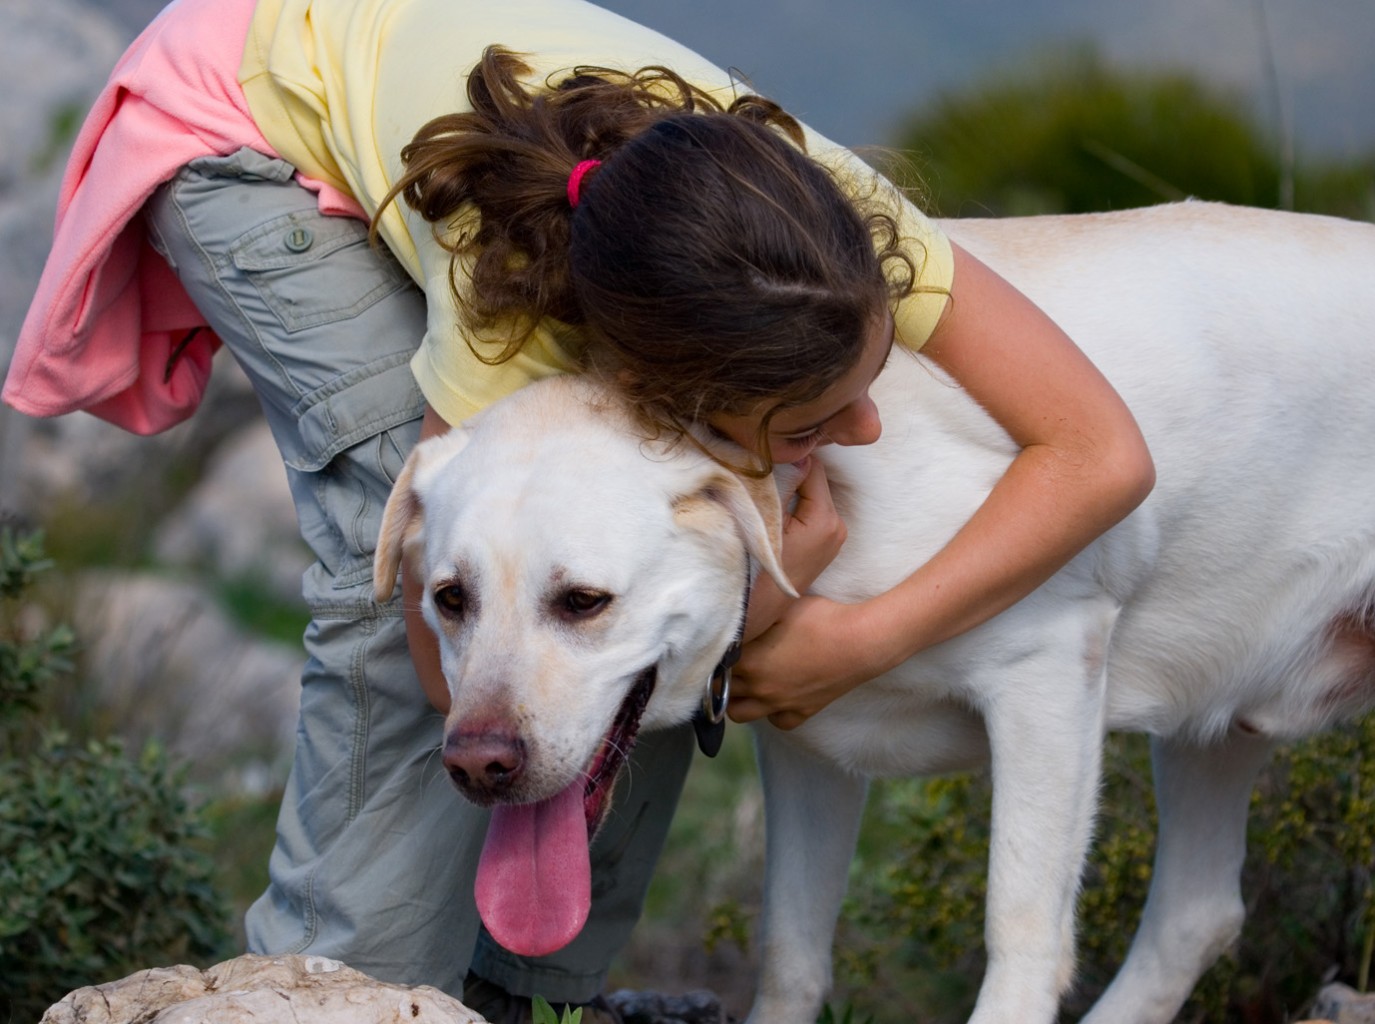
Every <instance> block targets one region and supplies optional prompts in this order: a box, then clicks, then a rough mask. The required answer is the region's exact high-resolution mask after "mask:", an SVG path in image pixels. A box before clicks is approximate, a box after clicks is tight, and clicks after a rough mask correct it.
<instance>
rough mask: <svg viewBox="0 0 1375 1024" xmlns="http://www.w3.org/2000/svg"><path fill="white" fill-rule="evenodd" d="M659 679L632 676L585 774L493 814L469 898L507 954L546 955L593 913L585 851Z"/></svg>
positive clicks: (652, 674)
mask: <svg viewBox="0 0 1375 1024" xmlns="http://www.w3.org/2000/svg"><path fill="white" fill-rule="evenodd" d="M656 678H657V673H656V670H655V668H654V666H653V665H651V666H650V667H649V668H646V669H644V670H643V671H642V672H640V674H639V675H637V676H636V677H635V683H634V685H632V686H631V688H630V692H629V693H628V694H627V695H626V698H625V700H624V701H622V702H621V706H620V708H619V709H617V711H616V717H615V718H614V719H613V720H612V723H611V727H610V729H608V730H607V733H606V735H605V736H603V737H602V741H601V744H600V745H599V746H598V747H597V751H596V753H595V754H593V756H592V760H591V761H590V762H589V763H588V767H587V770H586V771H585V772H584V773H583V774H582V775H580V776H579V777H577V778H576V779H574V780H573V782H571V783H570V784H569V785H567V786H565V787H564V788H563V789H562V790H560V791H559V792H558V793H555V794H554V795H553V796H551V797H549V798H547V799H545V800H542V801H540V802H538V803H534V804H497V805H496V806H494V807H493V808H492V818H491V822H490V824H489V826H488V828H487V839H486V841H485V843H484V844H483V847H482V856H481V858H480V860H479V863H478V868H477V878H476V881H475V883H474V895H475V896H476V898H477V907H478V912H479V914H480V915H481V917H482V922H483V924H485V925H486V926H487V931H488V932H489V933H490V934H491V936H492V937H493V938H494V939H496V940H497V942H499V943H501V945H503V946H505V947H506V948H507V949H509V950H510V951H511V952H513V953H517V954H519V955H521V956H544V955H546V954H548V953H552V952H554V951H555V950H558V949H562V948H563V947H564V946H566V945H567V944H568V943H570V942H572V941H573V939H574V938H576V937H577V935H578V933H579V932H581V931H582V926H583V924H584V923H586V921H587V915H588V913H589V911H590V910H591V907H592V871H591V860H590V853H589V849H588V848H589V847H590V846H591V843H592V836H593V835H595V834H596V831H597V828H598V827H599V826H600V825H601V823H602V820H603V818H604V817H605V816H606V813H607V808H608V807H609V806H610V801H611V791H612V789H613V788H614V786H615V783H616V778H617V776H618V775H620V773H621V769H622V768H623V767H624V766H625V761H626V758H627V757H628V756H629V755H630V751H631V748H632V747H634V745H635V736H636V734H637V733H638V732H639V731H640V720H641V719H642V718H643V717H644V713H645V708H646V707H647V706H648V705H649V699H650V697H651V696H652V695H653V693H654V683H655V680H656Z"/></svg>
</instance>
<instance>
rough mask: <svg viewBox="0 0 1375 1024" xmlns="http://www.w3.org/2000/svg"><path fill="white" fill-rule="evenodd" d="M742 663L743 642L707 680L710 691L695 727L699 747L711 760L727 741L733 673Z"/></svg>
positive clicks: (735, 644)
mask: <svg viewBox="0 0 1375 1024" xmlns="http://www.w3.org/2000/svg"><path fill="white" fill-rule="evenodd" d="M739 660H740V641H738V640H736V641H735V642H733V643H732V644H731V645H730V647H728V648H727V649H726V653H725V654H724V655H722V656H721V660H720V661H718V662H717V663H716V667H715V668H714V669H712V670H711V677H710V678H709V679H708V680H707V692H706V693H704V694H703V695H702V706H701V707H699V708H698V709H697V714H696V715H694V716H693V719H692V728H693V730H694V731H695V732H696V733H697V747H698V749H700V750H701V751H702V753H704V754H706V755H707V757H715V756H716V755H717V754H718V753H720V751H721V743H722V741H723V740H724V739H725V738H726V705H727V704H729V703H730V670H731V668H732V667H734V665H735V663H736V662H737V661H739Z"/></svg>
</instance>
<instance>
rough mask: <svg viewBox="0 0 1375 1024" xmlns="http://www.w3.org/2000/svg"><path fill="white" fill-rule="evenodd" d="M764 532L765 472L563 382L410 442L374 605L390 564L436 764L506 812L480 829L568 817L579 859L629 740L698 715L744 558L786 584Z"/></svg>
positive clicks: (770, 523)
mask: <svg viewBox="0 0 1375 1024" xmlns="http://www.w3.org/2000/svg"><path fill="white" fill-rule="evenodd" d="M780 524H781V515H780V507H779V499H778V494H777V491H776V490H775V487H774V484H773V482H772V481H770V480H753V479H750V478H747V477H742V476H740V475H738V474H736V473H733V472H731V471H730V470H729V469H727V468H725V467H724V466H722V465H721V464H718V463H717V462H714V461H713V460H711V459H710V458H708V457H707V456H706V455H704V454H703V453H701V452H700V451H698V450H696V449H695V448H694V447H693V446H691V445H688V444H678V445H666V444H662V443H657V442H650V441H646V440H645V439H644V438H643V436H642V433H641V432H640V431H638V430H637V429H636V427H635V425H634V423H633V421H632V419H631V417H630V416H629V415H628V413H627V412H626V411H625V410H624V409H623V408H622V407H621V406H620V405H619V404H618V403H617V402H616V400H614V399H613V398H611V397H610V396H608V395H607V394H606V393H605V392H604V391H602V390H600V389H598V388H597V387H595V386H594V385H592V384H591V383H589V382H587V381H585V380H582V379H579V378H575V377H560V378H554V379H552V380H549V381H544V382H541V383H539V384H534V385H531V386H529V387H527V388H524V389H522V390H521V391H520V392H517V393H516V394H515V395H513V396H511V397H510V398H508V399H505V400H504V401H502V402H499V403H497V405H495V406H493V407H492V408H490V409H488V410H487V411H485V412H484V413H483V414H481V415H480V416H478V417H475V418H474V420H473V421H470V424H469V425H465V426H464V427H463V428H459V429H455V430H453V431H451V432H449V433H448V434H445V435H444V436H442V437H437V438H433V439H431V440H429V441H426V442H424V443H422V444H421V445H419V446H418V447H417V448H416V450H415V452H414V453H413V454H412V455H411V457H410V459H409V460H408V461H407V463H406V466H405V468H404V470H403V472H402V474H401V476H400V478H399V479H398V480H397V483H396V486H395V488H394V489H393V492H392V496H391V499H390V501H389V502H388V504H387V509H386V512H385V515H384V518H383V525H382V532H381V537H380V538H379V541H378V547H377V556H376V565H375V580H376V588H377V595H378V598H379V599H381V600H385V599H386V598H388V597H389V596H390V595H391V592H392V590H393V588H394V585H395V579H396V574H397V571H398V569H399V568H400V566H401V564H402V562H403V560H404V561H405V563H406V566H407V569H408V571H411V572H415V573H418V574H419V576H420V579H421V582H422V588H421V589H422V590H423V594H424V596H423V605H422V610H423V614H424V617H425V620H426V622H427V623H428V624H429V626H430V628H431V629H432V630H433V631H434V633H435V634H436V636H437V637H438V639H439V649H440V657H441V663H442V666H443V671H444V676H445V679H446V681H447V684H448V688H449V696H450V700H451V706H450V710H449V714H448V718H447V720H446V722H445V740H444V763H445V766H446V767H447V768H448V770H449V773H450V775H451V777H452V778H453V779H454V781H455V783H456V784H457V785H458V787H459V789H460V790H462V792H463V793H464V794H465V795H466V796H467V797H468V798H469V799H471V800H473V801H474V802H476V803H479V804H482V805H485V806H495V807H499V808H510V807H520V808H525V809H526V810H522V811H511V812H510V813H503V814H499V815H498V816H497V818H494V825H493V832H494V833H495V834H497V835H498V836H500V835H503V834H505V833H506V832H509V831H510V830H511V829H516V830H519V829H530V830H534V831H538V832H541V833H543V834H545V835H546V836H548V835H552V834H555V830H554V828H553V826H552V824H551V822H550V821H547V820H544V818H541V820H540V821H539V823H538V825H536V824H534V823H533V822H527V823H523V824H518V825H517V824H511V822H512V821H515V820H516V819H518V818H519V817H520V816H521V815H526V816H529V815H534V814H536V813H538V814H540V815H543V816H545V817H547V818H551V819H552V818H553V817H554V816H555V814H556V812H557V816H558V817H559V818H560V820H561V821H564V822H566V821H567V820H569V819H571V818H572V817H574V809H576V817H577V819H578V820H579V821H580V822H581V823H582V825H583V830H582V833H581V842H582V845H583V847H584V852H583V855H584V856H585V845H586V842H587V839H588V836H589V834H590V833H591V832H593V831H594V830H595V828H596V827H597V825H598V823H599V822H600V820H601V817H602V815H603V814H604V813H605V811H606V808H607V802H608V798H609V794H610V790H611V786H612V784H613V783H614V781H615V777H616V775H617V773H618V771H619V769H620V767H621V765H622V764H623V763H624V758H625V756H626V754H628V752H629V749H630V747H631V745H632V744H633V742H634V739H635V734H636V732H637V731H638V729H640V728H641V727H644V728H651V729H652V728H660V727H665V726H669V725H675V724H678V723H682V722H686V721H688V720H689V719H690V718H692V716H693V714H694V712H695V711H696V709H697V708H698V707H699V705H700V703H701V699H702V695H703V693H704V691H705V688H706V685H707V680H708V679H709V677H710V675H711V672H712V670H713V668H714V667H715V665H716V664H717V662H718V661H719V660H720V658H721V657H722V655H723V654H724V652H725V651H726V649H727V647H729V645H730V644H731V642H732V641H733V640H734V639H735V635H736V632H737V630H738V628H739V626H740V622H741V616H742V613H743V602H744V599H745V594H746V593H747V587H748V572H749V559H750V558H753V559H754V560H755V561H756V562H757V564H758V565H759V566H760V567H761V569H762V570H763V571H765V572H767V573H769V574H770V575H771V576H773V577H774V579H775V580H776V581H778V583H779V584H780V586H782V587H784V588H785V589H790V587H789V584H788V582H787V580H786V577H785V576H784V575H783V571H782V568H781V565H780V563H779V560H778V559H779V539H780V529H781V526H780ZM558 834H562V833H558ZM492 841H493V840H492V838H491V835H490V834H489V845H491V843H492ZM503 841H504V840H503ZM561 841H562V842H564V843H565V845H567V843H569V842H571V841H572V840H571V839H568V840H561ZM564 881H566V879H564V880H561V881H560V884H563V882H564ZM512 884H513V883H512V882H511V881H509V880H508V881H507V882H505V883H502V887H503V888H510V887H511V885H512ZM515 884H523V883H515ZM479 903H480V904H481V885H480V886H479ZM486 918H487V915H486V913H485V912H484V920H486ZM487 923H488V927H489V929H491V928H492V926H493V922H492V921H488V922H487ZM574 934H576V932H574ZM500 937H501V936H499V938H500ZM569 937H570V938H571V936H569ZM503 941H507V944H508V945H515V944H520V942H521V941H522V940H521V939H520V938H519V937H518V938H516V939H514V940H511V941H508V940H507V939H506V938H503ZM538 944H539V943H526V945H527V947H529V948H533V947H534V946H535V945H538ZM516 951H517V952H524V951H526V950H521V949H517V950H516Z"/></svg>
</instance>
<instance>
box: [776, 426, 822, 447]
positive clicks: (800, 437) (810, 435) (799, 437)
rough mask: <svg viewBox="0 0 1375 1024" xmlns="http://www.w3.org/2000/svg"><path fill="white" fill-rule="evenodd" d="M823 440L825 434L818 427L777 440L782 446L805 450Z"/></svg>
mask: <svg viewBox="0 0 1375 1024" xmlns="http://www.w3.org/2000/svg"><path fill="white" fill-rule="evenodd" d="M825 439H826V432H825V430H823V429H822V427H819V426H818V427H813V428H812V429H811V430H808V431H806V432H805V433H802V434H789V435H788V436H787V437H782V438H779V440H780V441H781V442H782V443H783V444H786V445H792V446H793V447H795V448H806V447H808V446H809V445H816V444H820V443H821V442H822V441H824V440H825Z"/></svg>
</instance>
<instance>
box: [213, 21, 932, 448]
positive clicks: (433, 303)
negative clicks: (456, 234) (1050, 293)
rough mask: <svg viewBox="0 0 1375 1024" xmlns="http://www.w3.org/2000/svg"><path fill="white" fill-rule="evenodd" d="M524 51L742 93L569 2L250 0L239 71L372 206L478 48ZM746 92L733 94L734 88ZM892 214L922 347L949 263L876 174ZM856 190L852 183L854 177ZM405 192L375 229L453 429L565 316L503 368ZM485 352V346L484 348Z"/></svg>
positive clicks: (670, 50) (905, 319)
mask: <svg viewBox="0 0 1375 1024" xmlns="http://www.w3.org/2000/svg"><path fill="white" fill-rule="evenodd" d="M493 43H496V44H500V45H502V46H505V47H506V48H508V49H510V50H514V51H516V52H517V53H520V54H522V55H523V56H524V58H525V60H526V62H527V63H528V64H530V65H531V67H532V69H533V75H532V76H531V77H532V81H536V82H542V81H544V80H545V79H546V78H547V77H548V76H549V75H551V74H554V73H556V72H560V71H563V70H566V69H568V68H572V67H574V66H575V65H579V64H590V65H596V66H601V67H609V68H615V69H618V70H625V71H634V70H636V69H638V68H641V67H644V66H646V65H651V64H659V65H664V66H667V67H671V68H673V69H674V70H675V71H676V72H678V73H679V74H680V75H682V76H683V77H684V78H686V79H687V80H688V81H690V82H693V83H694V84H697V85H700V86H702V87H703V88H706V89H709V90H710V91H712V92H713V93H714V94H716V95H717V96H718V98H723V99H725V100H726V101H727V102H729V99H730V98H731V97H733V96H734V95H735V94H736V92H737V89H739V88H740V87H739V86H737V84H736V83H734V82H732V80H731V77H730V76H729V75H728V74H727V73H726V72H725V71H722V70H721V69H720V68H717V67H715V66H713V65H712V64H710V63H709V62H708V61H706V60H704V59H703V58H702V57H700V56H698V55H697V54H695V53H693V52H692V51H691V50H689V49H687V48H686V47H683V46H680V45H678V44H677V43H674V42H673V41H671V40H669V39H667V38H665V37H664V36H662V35H660V34H658V33H657V32H653V31H651V30H650V29H647V28H644V27H643V26H641V25H637V24H635V23H634V22H632V21H628V20H626V19H625V18H622V17H620V16H619V15H617V14H613V13H611V12H610V11H607V10H603V9H602V8H600V7H595V6H593V5H592V4H589V3H584V2H582V0H259V2H258V6H257V10H256V12H255V14H254V17H253V24H252V26H251V28H250V30H249V34H248V40H247V42H246V45H245V48H244V57H243V63H242V65H241V67H240V71H239V79H240V81H241V83H242V84H243V89H244V95H245V96H246V97H247V100H248V104H249V108H250V109H251V111H252V113H253V117H254V120H255V121H257V124H258V127H259V129H260V130H261V131H262V133H263V135H264V137H265V138H266V139H267V140H268V141H269V142H270V143H271V144H272V145H273V146H275V147H276V149H277V151H278V152H279V153H280V154H281V155H282V156H283V158H285V159H286V160H288V161H289V162H291V163H292V164H294V165H295V166H296V168H297V169H298V170H299V171H301V172H302V173H303V174H305V175H307V176H309V177H311V178H316V179H318V180H321V181H325V182H328V183H329V184H331V185H333V186H334V187H336V188H338V189H340V190H342V191H344V192H346V193H348V194H350V195H352V196H354V197H355V198H356V199H357V200H358V201H359V203H360V204H361V205H362V206H363V208H364V209H365V210H366V211H367V212H368V213H369V214H373V213H375V212H376V209H377V204H378V203H379V202H380V200H381V198H382V197H383V196H384V195H386V193H387V191H388V190H389V189H390V188H391V186H392V184H393V183H394V182H395V181H396V180H397V178H398V177H399V176H400V174H401V172H402V169H403V168H402V165H401V149H402V147H403V146H405V145H406V144H407V143H409V142H410V141H411V139H412V138H413V137H414V135H415V133H416V131H417V130H418V129H419V128H420V127H421V126H422V125H424V124H425V123H426V122H428V121H430V120H432V119H433V118H436V117H439V116H441V115H444V114H451V113H455V112H459V111H463V110H467V109H469V107H468V102H467V96H466V94H465V84H466V76H467V72H468V71H469V70H470V69H471V68H473V67H474V66H475V65H476V64H477V62H478V59H479V58H480V57H481V55H482V51H483V49H484V48H486V47H487V46H489V45H491V44H493ZM742 91H746V90H742ZM807 151H808V152H809V153H810V154H811V155H812V156H814V157H816V158H817V159H819V160H821V161H822V162H823V163H825V164H827V165H828V166H830V167H831V168H832V169H833V170H836V171H838V172H839V173H840V175H841V176H842V178H843V179H844V178H852V179H856V180H858V181H861V182H866V183H867V182H870V181H875V180H878V179H877V176H876V175H875V174H874V172H873V171H872V170H870V169H869V168H868V167H867V165H865V164H864V163H863V162H862V161H861V160H859V158H858V157H856V156H854V155H853V154H852V153H850V152H849V151H848V150H846V149H844V148H843V147H840V146H837V145H835V144H834V143H832V142H830V141H829V140H827V139H824V138H822V137H821V136H820V135H817V134H815V133H813V132H811V131H810V130H808V138H807ZM879 184H880V187H882V188H884V189H886V190H887V192H888V194H889V195H891V196H892V204H893V213H894V214H895V216H896V217H897V219H898V224H899V228H900V230H901V232H902V235H903V237H904V238H910V239H912V240H913V244H911V245H910V246H909V253H910V255H911V256H912V257H913V259H914V261H915V262H916V264H917V267H918V270H919V272H920V283H921V284H922V285H923V286H924V289H928V290H923V291H920V292H917V293H914V294H913V295H911V296H909V297H907V298H906V299H904V300H903V301H902V303H901V304H900V306H899V308H898V310H897V336H898V339H899V340H900V342H901V343H902V344H903V345H905V346H907V347H908V348H912V349H916V348H920V347H921V346H922V345H923V344H924V343H925V342H926V339H927V338H928V337H929V336H930V334H931V331H932V330H933V329H934V327H935V325H936V321H937V320H938V319H939V317H940V314H941V311H942V309H943V308H944V305H945V301H946V294H945V293H946V292H947V291H948V289H949V287H950V281H951V277H952V273H953V267H952V258H951V253H950V244H949V242H948V241H947V240H946V239H945V237H944V235H943V234H941V232H940V231H939V230H938V229H937V228H936V227H935V226H934V225H933V224H932V223H931V222H930V221H929V220H927V218H926V217H925V216H923V215H922V214H921V213H920V211H918V210H917V209H916V207H915V206H913V205H912V204H911V203H910V202H908V201H907V200H906V199H905V198H903V197H902V196H901V195H900V194H899V193H898V192H897V190H896V189H893V188H892V187H891V186H890V185H888V183H887V182H882V181H880V182H879ZM859 187H860V188H865V187H866V186H865V185H864V184H860V186H859ZM435 227H436V225H431V224H430V223H429V222H427V221H426V220H424V218H422V217H421V216H420V215H419V214H417V213H415V211H413V210H411V209H410V208H409V207H408V206H406V205H405V203H404V202H401V201H398V202H394V203H392V204H391V205H390V206H388V208H387V210H386V211H385V212H384V213H383V215H382V219H381V221H380V230H381V233H382V237H383V238H384V240H385V241H386V243H387V245H388V246H389V247H390V248H391V250H392V251H393V252H394V253H395V254H396V256H397V258H398V259H399V260H400V261H401V263H402V265H403V266H405V268H406V269H407V270H408V271H409V272H410V274H411V276H412V277H413V278H415V280H416V282H417V283H418V284H419V285H420V286H421V287H422V288H423V289H424V291H425V296H426V300H427V302H428V317H427V324H426V328H427V329H426V334H425V338H424V341H423V343H422V344H421V346H420V349H419V351H418V352H417V353H416V355H415V358H414V359H413V361H412V363H411V366H412V370H413V372H414V373H415V377H416V380H417V381H418V383H419V385H420V389H421V391H422V392H423V393H424V395H425V397H426V399H427V400H428V401H429V403H430V405H431V406H432V407H433V408H434V409H435V411H436V412H438V413H439V415H440V416H442V417H443V418H444V419H445V420H446V421H447V422H450V423H458V422H461V421H462V420H464V419H466V418H467V417H468V416H470V415H472V414H473V413H475V412H477V411H478V410H480V409H482V408H484V407H485V406H487V405H489V404H490V403H492V402H494V401H496V400H497V399H498V398H501V397H503V396H504V395H507V394H509V393H511V392H512V391H514V390H516V389H517V388H518V387H520V386H522V385H523V384H526V383H528V382H530V381H532V380H535V379H538V378H540V377H545V376H548V375H550V374H552V373H558V372H564V371H567V370H568V369H570V368H571V362H570V361H569V360H568V359H567V358H566V357H565V355H564V351H563V349H562V348H561V346H560V343H559V334H560V332H561V331H565V332H566V331H567V330H568V328H567V327H566V326H565V325H561V324H557V323H553V322H550V323H548V324H543V325H541V326H540V327H539V328H538V329H537V330H536V332H535V334H534V335H533V336H532V337H531V338H530V340H529V341H528V342H527V343H526V345H525V347H524V348H523V349H522V350H521V352H520V353H519V354H518V355H517V356H516V357H515V358H513V359H511V360H510V361H508V362H505V363H501V364H498V365H495V366H493V365H489V364H487V363H484V362H483V361H482V360H481V359H479V358H478V357H477V356H476V355H475V354H474V353H473V351H472V349H471V348H470V345H469V342H473V343H474V344H476V345H477V346H478V347H479V348H480V349H481V348H482V347H483V346H484V345H485V346H491V345H492V344H493V343H492V342H483V341H482V340H481V339H480V338H474V337H473V336H472V334H471V332H470V331H469V330H468V329H467V328H466V326H465V325H464V324H463V322H462V320H461V318H460V316H459V312H458V309H457V306H456V303H455V301H454V297H453V293H452V290H451V288H450V284H449V261H450V254H449V252H448V251H447V250H446V249H444V248H443V247H442V246H441V245H439V244H438V242H437V241H436V239H435V236H434V230H435ZM493 351H496V349H492V348H489V349H488V352H489V353H490V352H493Z"/></svg>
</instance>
